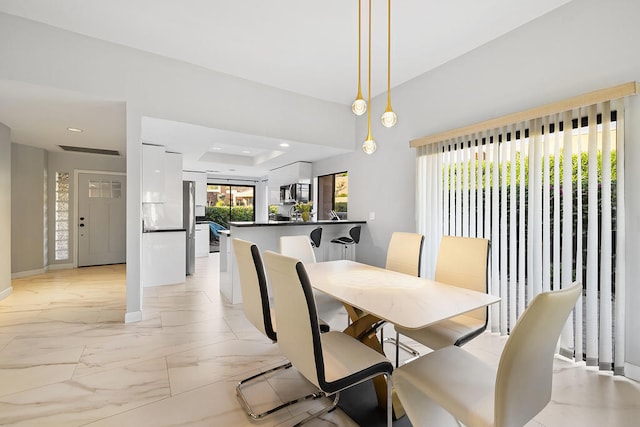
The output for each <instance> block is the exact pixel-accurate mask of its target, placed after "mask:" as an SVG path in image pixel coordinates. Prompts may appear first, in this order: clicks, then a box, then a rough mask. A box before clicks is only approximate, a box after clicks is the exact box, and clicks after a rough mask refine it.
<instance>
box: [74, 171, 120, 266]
mask: <svg viewBox="0 0 640 427" xmlns="http://www.w3.org/2000/svg"><path fill="white" fill-rule="evenodd" d="M125 188H126V177H125V176H124V175H107V174H104V175H103V174H93V173H80V174H78V218H77V220H78V221H77V225H78V228H77V229H78V267H87V266H90V265H102V264H121V263H124V262H125V260H126V229H125V225H126V215H127V214H126V203H125V202H126V197H125Z"/></svg>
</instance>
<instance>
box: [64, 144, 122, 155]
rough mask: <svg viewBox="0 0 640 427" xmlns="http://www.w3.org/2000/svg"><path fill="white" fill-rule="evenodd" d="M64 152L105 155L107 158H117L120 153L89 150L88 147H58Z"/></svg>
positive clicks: (101, 149) (96, 149) (95, 149)
mask: <svg viewBox="0 0 640 427" xmlns="http://www.w3.org/2000/svg"><path fill="white" fill-rule="evenodd" d="M58 147H60V148H62V149H63V150H64V151H73V152H76V153H89V154H105V155H107V156H119V155H120V152H118V151H117V150H106V149H104V148H89V147H74V146H72V145H59V146H58Z"/></svg>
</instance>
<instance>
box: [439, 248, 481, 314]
mask: <svg viewBox="0 0 640 427" xmlns="http://www.w3.org/2000/svg"><path fill="white" fill-rule="evenodd" d="M488 259H489V240H487V239H480V238H473V237H457V236H442V240H440V248H439V249H438V260H437V261H436V273H435V276H434V280H435V281H437V282H442V283H447V284H449V285H454V286H458V287H461V288H466V289H471V290H474V291H478V292H487V290H488V288H487V262H488ZM466 315H467V316H471V317H475V318H476V319H479V320H483V321H485V322H486V320H487V309H486V308H481V309H478V310H474V311H472V312H469V313H466Z"/></svg>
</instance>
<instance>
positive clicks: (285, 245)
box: [280, 234, 316, 264]
mask: <svg viewBox="0 0 640 427" xmlns="http://www.w3.org/2000/svg"><path fill="white" fill-rule="evenodd" d="M280 253H281V254H283V255H287V256H292V257H296V258H298V259H299V260H300V261H302V262H303V263H305V264H307V263H313V262H316V254H315V252H314V251H313V246H312V245H311V239H310V238H309V236H307V235H305V234H299V235H295V236H281V237H280Z"/></svg>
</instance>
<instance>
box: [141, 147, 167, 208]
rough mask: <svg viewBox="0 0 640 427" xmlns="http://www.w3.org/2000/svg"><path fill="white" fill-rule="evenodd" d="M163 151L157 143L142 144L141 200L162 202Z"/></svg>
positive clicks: (163, 185)
mask: <svg viewBox="0 0 640 427" xmlns="http://www.w3.org/2000/svg"><path fill="white" fill-rule="evenodd" d="M164 155H165V152H164V147H162V146H159V145H149V144H142V202H143V203H164V202H166V193H165V168H166V165H165V158H164Z"/></svg>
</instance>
